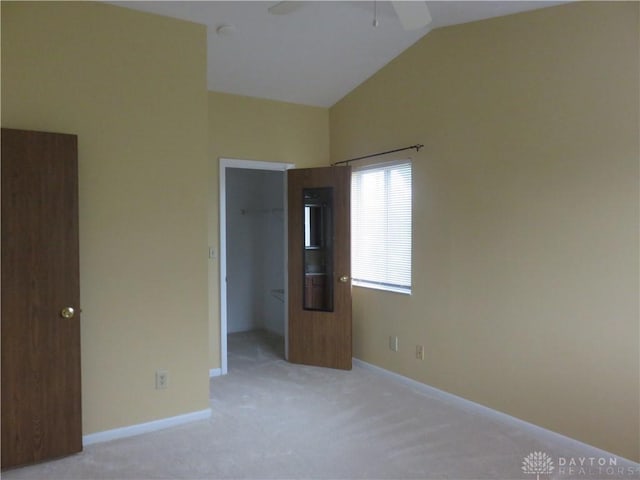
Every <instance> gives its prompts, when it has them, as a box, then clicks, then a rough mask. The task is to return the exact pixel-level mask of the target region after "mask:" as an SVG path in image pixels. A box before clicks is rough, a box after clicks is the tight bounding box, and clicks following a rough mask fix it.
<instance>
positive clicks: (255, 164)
mask: <svg viewBox="0 0 640 480" xmlns="http://www.w3.org/2000/svg"><path fill="white" fill-rule="evenodd" d="M219 160H220V175H219V182H220V184H219V192H220V197H219V198H220V200H219V206H220V212H219V218H220V220H219V225H220V238H219V241H220V257H219V258H220V373H221V374H222V375H226V374H227V368H228V367H227V282H226V278H227V168H244V169H249V170H271V171H280V172H286V171H287V170H289V169H292V168H295V164H293V163H281V162H266V161H260V160H242V159H236V158H224V157H220V159H219ZM282 181H283V184H282V188H283V192H284V202H283V203H284V205H283V208H284V232H283V233H284V245H283V248H284V276H285V278H284V302H285V309H284V317H285V318H284V344H285V358H288V356H289V355H288V354H289V352H288V348H289V347H288V340H289V339H288V337H289V325H288V324H289V322H288V317H289V313H288V309H287V308H286V305H288V304H289V288H288V281H289V278H288V271H287V264H288V262H287V251H288V244H287V237H288V235H287V231H288V230H287V228H288V225H287V177H286V175H285V176H284V178H283V180H282Z"/></svg>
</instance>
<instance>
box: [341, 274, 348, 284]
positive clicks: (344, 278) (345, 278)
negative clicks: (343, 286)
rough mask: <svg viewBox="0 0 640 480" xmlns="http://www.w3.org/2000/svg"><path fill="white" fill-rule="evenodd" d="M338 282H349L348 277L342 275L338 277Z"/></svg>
mask: <svg viewBox="0 0 640 480" xmlns="http://www.w3.org/2000/svg"><path fill="white" fill-rule="evenodd" d="M340 281H341V282H342V283H347V282H348V281H349V277H348V276H347V275H343V276H341V277H340Z"/></svg>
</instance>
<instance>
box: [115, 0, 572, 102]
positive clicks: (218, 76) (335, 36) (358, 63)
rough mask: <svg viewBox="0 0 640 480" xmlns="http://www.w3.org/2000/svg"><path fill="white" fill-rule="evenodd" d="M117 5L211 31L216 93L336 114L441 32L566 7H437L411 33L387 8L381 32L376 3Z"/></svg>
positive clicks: (385, 5)
mask: <svg viewBox="0 0 640 480" xmlns="http://www.w3.org/2000/svg"><path fill="white" fill-rule="evenodd" d="M109 3H113V4H115V5H119V6H123V7H127V8H132V9H135V10H141V11H145V12H151V13H156V14H159V15H165V16H169V17H174V18H178V19H182V20H189V21H192V22H196V23H201V24H205V25H207V41H208V51H207V70H208V72H207V74H208V79H207V83H208V88H209V90H213V91H218V92H225V93H233V94H239V95H247V96H252V97H259V98H267V99H272V100H280V101H285V102H293V103H300V104H306V105H315V106H320V107H330V106H331V105H333V104H334V103H336V102H337V101H338V100H340V99H341V98H342V97H344V96H345V95H346V94H347V93H349V92H350V91H351V90H353V89H354V88H355V87H357V86H358V85H360V84H361V83H362V82H364V81H365V80H366V79H367V78H369V77H370V76H371V75H373V74H374V73H375V72H377V71H378V70H379V69H380V68H382V67H383V66H384V65H386V64H387V63H389V62H390V61H391V60H392V59H393V58H395V57H396V56H398V55H399V54H400V53H401V52H403V51H404V50H406V49H407V48H408V47H410V46H411V45H412V44H414V43H415V42H416V41H418V40H419V39H420V38H422V37H423V36H424V35H427V34H428V33H429V32H430V31H431V30H433V29H434V28H438V27H443V26H447V25H454V24H460V23H466V22H471V21H475V20H480V19H485V18H490V17H497V16H502V15H508V14H511V13H516V12H522V11H526V10H534V9H538V8H544V7H547V6H552V5H557V4H560V3H564V2H558V1H556V2H551V1H440V2H431V1H430V2H427V5H428V7H429V11H430V13H431V16H432V18H433V22H432V23H431V24H430V25H429V26H428V27H424V28H420V29H417V30H409V31H406V30H404V29H403V28H402V25H401V24H400V22H399V20H398V17H397V16H396V14H395V12H394V9H393V6H392V5H391V2H384V1H378V2H375V10H376V13H377V18H378V22H379V24H378V26H377V27H374V26H373V19H374V2H373V1H355V2H353V1H307V2H302V3H303V4H302V5H299V6H298V8H296V9H294V10H293V11H292V12H291V13H289V14H287V15H272V14H270V13H269V12H268V8H269V7H270V6H272V5H275V4H276V3H278V2H276V1H258V2H256V1H173V2H172V1H145V2H141V1H116V2H109ZM225 25H226V26H228V27H225V28H222V29H220V27H222V26H225ZM219 29H220V30H221V31H220V32H219V33H217V30H219Z"/></svg>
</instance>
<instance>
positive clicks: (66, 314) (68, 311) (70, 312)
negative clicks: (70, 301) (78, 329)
mask: <svg viewBox="0 0 640 480" xmlns="http://www.w3.org/2000/svg"><path fill="white" fill-rule="evenodd" d="M75 313H76V311H75V310H74V309H73V307H64V308H63V309H62V310H60V316H61V317H62V318H73V316H74V315H75Z"/></svg>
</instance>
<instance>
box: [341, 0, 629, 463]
mask: <svg viewBox="0 0 640 480" xmlns="http://www.w3.org/2000/svg"><path fill="white" fill-rule="evenodd" d="M638 7H639V5H638V3H635V2H633V3H607V2H604V3H590V2H585V3H576V4H570V5H566V6H561V7H552V8H547V9H544V10H540V11H536V12H530V13H525V14H521V15H515V16H509V17H503V18H498V19H493V20H489V21H482V22H476V23H470V24H466V25H460V26H456V27H450V28H445V29H439V30H435V31H433V32H431V33H430V34H429V35H427V36H426V37H425V38H424V39H423V40H421V41H420V42H418V43H417V44H416V45H414V46H413V47H412V48H410V49H409V50H408V51H406V52H405V53H404V54H402V55H401V56H400V57H398V58H397V59H395V60H394V61H392V62H391V63H390V64H389V65H388V66H386V67H385V68H384V69H383V70H381V71H380V72H378V73H377V74H376V75H375V76H373V77H372V78H371V79H369V80H368V81H367V82H366V83H364V84H363V85H361V86H360V87H358V88H357V89H356V90H355V91H354V92H352V93H351V94H350V95H348V96H347V97H346V98H344V99H343V100H342V101H341V102H339V103H338V104H337V105H335V106H334V107H333V108H331V111H330V126H331V157H332V159H333V160H337V159H341V158H349V157H350V156H355V155H359V154H362V153H364V152H371V151H377V150H385V149H391V148H395V147H399V146H403V145H410V144H413V143H416V142H421V143H424V144H425V145H426V146H425V148H424V149H423V150H422V151H421V152H420V153H419V154H412V156H413V158H414V159H415V162H414V195H415V196H414V207H413V208H414V222H415V223H414V240H413V255H414V262H413V266H414V268H413V295H412V296H404V295H398V294H393V293H382V292H379V291H374V290H367V289H361V288H354V352H355V355H356V356H357V357H358V358H361V359H363V360H365V361H367V362H371V363H374V364H376V365H380V366H382V367H384V368H387V369H390V370H394V371H396V372H399V373H401V374H403V375H407V376H409V377H412V378H415V379H417V380H419V381H422V382H425V383H428V384H430V385H433V386H435V387H438V388H441V389H444V390H446V391H449V392H453V393H455V394H457V395H460V396H462V397H465V398H468V399H471V400H474V401H476V402H479V403H481V404H484V405H488V406H490V407H493V408H495V409H497V410H500V411H503V412H507V413H509V414H512V415H514V416H516V417H520V418H523V419H525V420H528V421H531V422H533V423H536V424H538V425H541V426H544V427H547V428H549V429H551V430H555V431H558V432H561V433H563V434H566V435H568V436H571V437H574V438H577V439H580V440H582V441H584V442H586V443H590V444H593V445H596V446H598V447H601V448H603V449H606V450H609V451H612V452H615V453H618V454H621V455H623V456H625V457H628V458H631V459H634V460H636V461H637V460H639V459H640V452H639V448H640V447H639V421H640V419H639V418H638V415H639V413H638V412H639V406H640V405H639V398H638V395H639V383H638V382H639V366H638V363H639V352H638V342H639V338H638V336H639V332H638V321H639V320H638V318H639V314H638V291H639V289H638V245H639V242H638V240H639V238H638V227H639V225H638V214H639V211H638V210H639V209H638V193H639V192H638V173H639V172H638V161H639V157H640V154H639V151H638V149H639V147H638V142H639V138H638V128H639V123H638V105H639V98H638V96H639V95H638V90H639V79H638V58H639V53H640V52H639V32H638V24H639V18H638V17H639V13H638V11H639V8H638ZM389 335H398V336H399V337H400V351H399V352H397V353H394V352H391V351H390V350H389V349H388V347H387V339H388V336H389ZM418 343H422V344H424V345H425V347H426V348H425V352H426V358H425V360H424V361H419V360H416V359H415V358H414V352H415V345H416V344H418Z"/></svg>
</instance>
